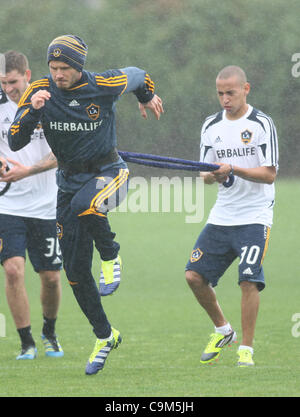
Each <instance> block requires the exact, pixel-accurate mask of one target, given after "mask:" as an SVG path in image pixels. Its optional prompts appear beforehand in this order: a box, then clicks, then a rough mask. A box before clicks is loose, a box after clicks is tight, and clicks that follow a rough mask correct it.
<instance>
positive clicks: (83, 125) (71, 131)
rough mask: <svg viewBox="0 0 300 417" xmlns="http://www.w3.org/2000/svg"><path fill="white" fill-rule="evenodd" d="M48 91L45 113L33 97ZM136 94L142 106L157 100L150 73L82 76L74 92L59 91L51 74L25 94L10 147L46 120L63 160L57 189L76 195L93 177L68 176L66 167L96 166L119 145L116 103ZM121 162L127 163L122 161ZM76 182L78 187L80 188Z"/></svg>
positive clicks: (112, 72) (129, 70)
mask: <svg viewBox="0 0 300 417" xmlns="http://www.w3.org/2000/svg"><path fill="white" fill-rule="evenodd" d="M40 89H45V90H48V91H49V92H50V93H51V98H50V99H49V100H48V101H46V102H45V106H44V107H42V108H41V109H40V110H35V109H34V108H33V107H32V106H31V97H32V95H33V94H35V93H36V92H37V91H38V90H40ZM128 92H133V93H134V94H135V95H136V97H137V99H138V100H139V101H140V102H141V103H146V102H148V101H150V100H151V99H152V98H153V96H154V84H153V81H152V80H151V78H150V77H149V75H148V74H147V73H146V72H145V71H144V70H141V69H139V68H136V67H128V68H124V69H113V70H108V71H105V72H103V73H101V74H99V73H93V72H88V71H83V72H82V77H81V79H80V80H79V81H78V82H77V83H76V84H75V85H73V86H72V87H71V88H70V89H67V90H62V89H59V88H57V86H56V84H55V83H54V82H53V80H52V78H51V75H47V76H46V77H44V78H42V79H40V80H38V81H35V82H33V83H32V84H31V85H30V86H29V87H28V88H27V90H26V91H25V93H24V94H23V96H22V98H21V100H20V102H19V105H18V111H17V114H16V117H15V120H14V122H13V123H12V125H11V127H10V130H9V145H10V147H11V149H12V150H14V151H17V150H19V149H21V148H22V147H24V146H25V145H27V144H28V143H29V141H30V135H31V134H32V132H33V130H34V128H35V127H36V125H37V124H38V123H39V122H41V123H42V126H43V130H44V133H45V136H46V139H47V141H48V143H49V145H50V147H51V149H52V151H53V153H54V155H55V156H56V158H57V160H58V165H59V167H63V168H64V169H63V170H61V169H59V170H58V185H59V186H61V185H62V184H63V187H62V188H63V189H64V191H74V187H75V188H76V187H77V185H79V184H78V183H81V185H82V183H84V182H86V181H87V180H88V179H89V178H91V176H93V175H91V174H82V175H81V176H80V175H79V176H78V174H76V178H72V175H71V176H70V177H69V178H62V177H64V173H63V171H64V170H65V169H68V168H69V169H70V170H71V169H72V168H74V167H78V166H82V165H87V164H89V163H92V164H93V165H96V164H97V161H98V160H101V159H103V158H104V157H105V156H106V155H108V154H109V152H110V151H111V150H112V149H113V148H115V147H116V146H117V140H116V127H115V105H116V101H117V100H118V99H119V97H120V96H121V95H122V94H123V93H128ZM119 163H121V164H123V165H122V166H123V167H124V165H125V166H126V164H125V163H124V162H123V161H122V159H121V158H119ZM74 183H76V184H77V185H75V184H74Z"/></svg>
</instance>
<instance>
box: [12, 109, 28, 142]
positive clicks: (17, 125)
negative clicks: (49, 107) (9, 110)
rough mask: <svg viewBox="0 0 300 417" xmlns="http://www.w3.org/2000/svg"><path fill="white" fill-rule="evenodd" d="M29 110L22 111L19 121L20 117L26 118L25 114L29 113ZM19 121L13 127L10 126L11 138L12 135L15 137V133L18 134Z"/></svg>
mask: <svg viewBox="0 0 300 417" xmlns="http://www.w3.org/2000/svg"><path fill="white" fill-rule="evenodd" d="M29 110H30V109H26V110H25V111H24V113H23V114H22V116H21V117H20V120H21V119H22V117H24V116H26V114H27V113H28V112H29ZM20 120H19V121H18V123H17V124H15V125H11V127H10V131H11V134H12V136H13V135H15V134H16V133H18V132H19V131H20Z"/></svg>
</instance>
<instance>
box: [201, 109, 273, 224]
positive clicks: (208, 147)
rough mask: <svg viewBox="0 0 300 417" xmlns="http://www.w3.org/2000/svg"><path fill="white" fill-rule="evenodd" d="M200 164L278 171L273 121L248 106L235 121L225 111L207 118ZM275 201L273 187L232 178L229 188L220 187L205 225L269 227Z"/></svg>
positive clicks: (202, 138)
mask: <svg viewBox="0 0 300 417" xmlns="http://www.w3.org/2000/svg"><path fill="white" fill-rule="evenodd" d="M200 161H201V162H208V163H214V162H220V163H226V164H232V165H236V166H240V167H243V168H255V167H260V166H274V167H276V169H278V143H277V133H276V128H275V126H274V124H273V121H272V119H271V118H270V117H269V116H267V115H266V114H264V113H262V112H261V111H259V110H256V109H254V108H253V107H252V106H250V105H249V106H248V111H247V113H246V114H245V115H244V116H243V117H241V118H240V119H238V120H229V119H227V117H226V114H225V110H224V111H221V112H219V113H216V114H215V115H213V116H209V117H208V118H207V119H206V120H205V122H204V124H203V127H202V131H201V145H200ZM274 199H275V187H274V184H271V185H270V184H260V183H257V182H252V181H248V180H244V179H242V178H240V177H238V176H235V177H234V182H233V184H232V185H231V186H230V187H228V188H226V187H224V185H222V184H219V190H218V196H217V201H216V203H215V205H214V206H213V208H212V210H211V211H210V214H209V217H208V220H207V222H208V223H212V224H216V225H224V226H234V225H243V224H254V223H258V224H263V225H266V226H269V227H271V225H272V222H273V206H274Z"/></svg>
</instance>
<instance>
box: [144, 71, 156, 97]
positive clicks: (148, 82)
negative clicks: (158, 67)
mask: <svg viewBox="0 0 300 417" xmlns="http://www.w3.org/2000/svg"><path fill="white" fill-rule="evenodd" d="M145 84H146V85H147V86H148V87H149V90H150V91H151V93H154V82H153V81H152V80H151V78H150V76H149V74H146V75H145Z"/></svg>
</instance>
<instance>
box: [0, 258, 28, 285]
mask: <svg viewBox="0 0 300 417" xmlns="http://www.w3.org/2000/svg"><path fill="white" fill-rule="evenodd" d="M24 262H25V261H24V258H21V257H18V258H9V259H6V260H5V261H4V262H3V267H4V271H5V276H6V278H7V281H8V283H9V284H11V285H13V284H14V283H16V282H19V281H20V280H23V279H24Z"/></svg>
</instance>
